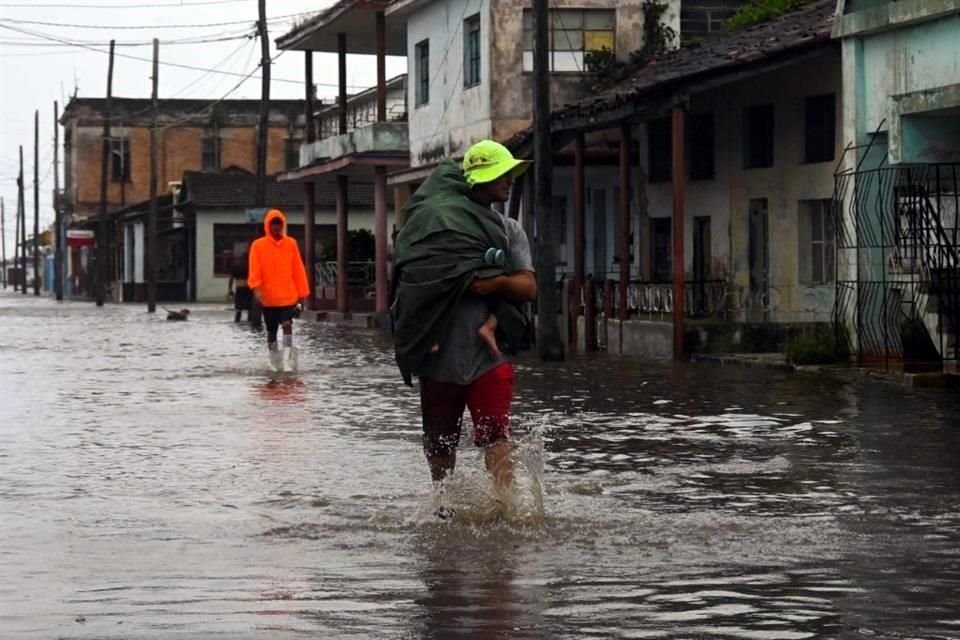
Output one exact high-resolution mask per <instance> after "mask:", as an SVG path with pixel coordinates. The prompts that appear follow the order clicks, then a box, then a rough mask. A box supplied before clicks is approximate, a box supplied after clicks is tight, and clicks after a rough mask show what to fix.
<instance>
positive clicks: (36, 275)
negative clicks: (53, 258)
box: [33, 109, 40, 296]
mask: <svg viewBox="0 0 960 640" xmlns="http://www.w3.org/2000/svg"><path fill="white" fill-rule="evenodd" d="M33 295H35V296H39V295H40V110H39V109H36V110H34V112H33Z"/></svg>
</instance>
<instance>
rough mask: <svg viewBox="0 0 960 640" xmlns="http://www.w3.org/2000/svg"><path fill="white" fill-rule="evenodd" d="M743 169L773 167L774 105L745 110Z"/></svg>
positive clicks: (763, 105)
mask: <svg viewBox="0 0 960 640" xmlns="http://www.w3.org/2000/svg"><path fill="white" fill-rule="evenodd" d="M743 132H744V136H743V167H744V169H762V168H764V167H772V166H773V105H772V104H762V105H758V106H755V107H747V108H746V109H744V110H743Z"/></svg>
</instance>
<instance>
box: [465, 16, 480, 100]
mask: <svg viewBox="0 0 960 640" xmlns="http://www.w3.org/2000/svg"><path fill="white" fill-rule="evenodd" d="M478 84H480V14H479V13H478V14H477V15H475V16H470V17H469V18H467V19H466V20H464V22H463V86H464V87H467V88H469V87H475V86H477V85H478Z"/></svg>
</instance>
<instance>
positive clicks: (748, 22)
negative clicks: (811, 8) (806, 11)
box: [723, 0, 813, 32]
mask: <svg viewBox="0 0 960 640" xmlns="http://www.w3.org/2000/svg"><path fill="white" fill-rule="evenodd" d="M811 2H813V0H750V2H748V3H747V4H745V5H743V6H741V7H740V9H738V10H737V12H736V13H735V14H733V15H732V16H731V17H730V18H729V19H728V20H727V21H726V23H724V25H723V28H724V30H725V31H728V32H729V31H739V30H740V29H746V28H747V27H752V26H753V25H755V24H759V23H761V22H766V21H767V20H770V19H771V18H776V17H777V16H782V15H783V14H785V13H788V12H790V11H793V10H794V9H798V8H800V7H802V6H803V5H805V4H810V3H811Z"/></svg>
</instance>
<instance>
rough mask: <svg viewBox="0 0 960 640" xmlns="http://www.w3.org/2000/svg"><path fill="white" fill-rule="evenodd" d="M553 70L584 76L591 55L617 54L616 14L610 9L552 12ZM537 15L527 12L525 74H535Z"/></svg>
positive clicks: (525, 23)
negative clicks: (534, 55) (595, 52)
mask: <svg viewBox="0 0 960 640" xmlns="http://www.w3.org/2000/svg"><path fill="white" fill-rule="evenodd" d="M548 31H549V38H550V70H551V71H565V72H574V73H583V72H584V70H585V67H584V57H585V56H586V54H587V53H590V52H591V51H600V50H602V49H609V50H610V51H614V52H615V51H616V13H615V12H614V11H613V10H607V9H552V10H551V11H550V24H549V25H548ZM533 40H534V32H533V12H531V11H530V10H529V9H525V10H524V12H523V70H524V71H533Z"/></svg>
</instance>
